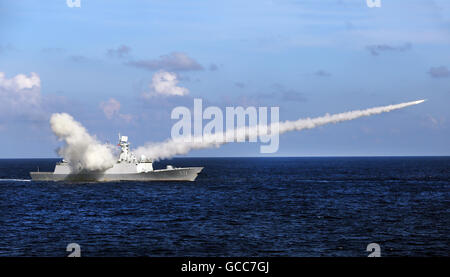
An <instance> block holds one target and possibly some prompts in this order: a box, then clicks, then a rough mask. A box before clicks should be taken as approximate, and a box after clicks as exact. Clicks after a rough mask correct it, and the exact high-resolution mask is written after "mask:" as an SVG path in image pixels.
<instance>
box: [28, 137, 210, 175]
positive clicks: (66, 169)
mask: <svg viewBox="0 0 450 277" xmlns="http://www.w3.org/2000/svg"><path fill="white" fill-rule="evenodd" d="M118 146H120V148H121V151H120V154H119V157H118V159H117V162H116V163H115V164H114V166H113V167H111V168H109V169H107V170H104V171H85V170H74V169H73V168H72V167H73V165H70V164H69V163H68V162H66V161H65V160H63V161H62V162H60V163H57V164H56V165H55V170H54V171H53V172H30V175H31V178H32V180H34V181H94V182H96V181H97V182H98V181H99V182H108V181H194V180H195V179H196V178H197V175H198V174H199V173H200V172H201V171H202V169H203V167H185V168H176V167H173V166H170V165H168V166H167V167H166V168H165V169H156V170H155V169H153V161H152V160H151V159H149V158H147V157H145V156H144V155H142V156H141V157H140V158H139V159H137V158H136V155H135V154H134V153H133V152H131V150H130V143H129V141H128V137H127V136H121V135H119V143H118Z"/></svg>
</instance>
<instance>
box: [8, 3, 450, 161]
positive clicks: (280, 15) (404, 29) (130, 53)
mask: <svg viewBox="0 0 450 277" xmlns="http://www.w3.org/2000/svg"><path fill="white" fill-rule="evenodd" d="M0 34H1V36H0V74H3V75H0V100H1V103H0V116H1V119H0V134H1V135H2V140H3V144H4V145H6V147H3V148H4V149H3V150H2V151H1V152H0V158H25V157H56V153H55V149H56V148H57V147H58V146H60V145H61V143H60V142H58V141H57V139H56V137H55V136H54V135H53V134H52V132H51V130H50V127H49V123H48V119H49V118H50V116H51V114H52V113H54V112H67V113H70V114H71V115H72V116H73V117H74V118H75V119H77V120H78V121H80V122H81V123H82V124H83V125H85V126H86V127H87V129H88V130H89V131H90V133H92V134H95V135H97V137H98V138H99V139H101V140H103V141H112V142H115V140H116V138H117V133H118V132H121V133H125V134H128V135H129V136H130V139H131V140H132V142H133V145H134V146H138V145H141V144H143V143H145V142H148V141H155V142H157V141H162V140H165V139H167V138H169V137H170V129H171V126H172V125H173V124H174V123H175V122H176V121H175V120H171V119H170V112H171V111H172V109H173V108H174V107H176V106H178V105H184V106H188V107H192V105H193V98H202V99H203V101H204V105H217V106H220V107H225V106H237V105H242V106H248V105H253V106H269V107H270V106H279V107H280V120H294V119H297V118H301V117H308V116H311V117H312V116H320V115H323V114H325V113H336V112H345V111H349V110H352V109H363V108H369V107H373V106H380V105H388V104H393V103H400V102H406V101H413V100H417V99H427V100H428V101H427V102H425V103H424V104H421V105H418V106H413V107H409V108H406V109H404V110H399V111H394V112H391V113H389V114H382V115H377V116H373V117H370V118H362V119H358V120H354V121H350V122H345V123H341V124H337V125H328V126H323V127H320V128H317V129H313V130H308V131H303V132H294V133H288V134H285V135H282V136H281V137H280V149H279V151H278V152H277V153H276V154H271V156H273V155H280V156H334V155H338V156H354V155H450V145H449V140H448V138H449V137H450V128H449V120H450V109H449V102H450V101H449V100H450V2H449V1H444V0H441V1H437V0H435V1H430V0H411V1H401V0H389V1H387V0H382V7H381V8H372V9H371V8H368V7H367V5H366V1H365V0H348V1H346V0H341V1H337V0H335V1H331V0H329V1H327V0H325V1H312V0H310V1H301V0H297V1H295V0H280V1H275V0H274V1H181V0H180V1H173V0H165V1H137V0H136V1H130V0H129V1H114V0H108V1H106V0H105V1H101V0H96V1H93V0H81V7H80V8H69V7H68V6H67V5H66V1H65V0H52V1H37V0H36V1H32V0H20V1H5V0H0ZM162 70H163V71H167V72H171V73H174V74H175V76H176V78H177V81H178V83H177V86H179V87H182V88H186V89H187V90H188V91H189V93H188V94H187V95H183V96H170V95H159V96H155V97H145V95H146V94H147V93H149V91H150V90H151V86H150V85H151V84H152V82H153V80H152V77H153V76H154V75H155V73H157V72H160V71H162ZM32 72H34V73H35V74H36V75H37V76H38V77H37V78H38V79H39V82H37V81H36V79H33V80H34V81H36V82H34V81H30V80H32V79H31V76H32V75H31V74H32ZM22 75H24V76H25V78H26V79H24V78H22V77H23V76H22ZM1 76H3V77H2V78H1ZM17 76H22V77H17ZM21 78H22V79H21ZM24 80H25V81H26V83H24V82H25V81H24ZM18 84H22V85H20V86H19V85H18ZM24 84H25V85H24ZM189 155H190V156H258V155H260V154H259V145H258V144H255V143H244V144H242V143H241V144H230V145H226V146H223V147H222V148H220V149H208V150H200V151H195V152H191V153H190V154H189Z"/></svg>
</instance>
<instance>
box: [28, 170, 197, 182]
mask: <svg viewBox="0 0 450 277" xmlns="http://www.w3.org/2000/svg"><path fill="white" fill-rule="evenodd" d="M202 170H203V167H187V168H174V169H159V170H153V171H149V172H142V173H131V174H130V173H107V174H105V173H104V172H86V173H77V174H55V173H53V172H30V175H31V179H32V180H33V181H55V182H58V181H69V182H115V181H144V182H147V181H190V182H192V181H195V179H196V178H197V176H198V174H199V173H200V172H201V171H202Z"/></svg>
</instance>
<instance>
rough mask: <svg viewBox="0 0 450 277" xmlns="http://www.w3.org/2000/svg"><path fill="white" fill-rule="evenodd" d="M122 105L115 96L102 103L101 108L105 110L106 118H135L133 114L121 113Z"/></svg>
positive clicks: (126, 119)
mask: <svg viewBox="0 0 450 277" xmlns="http://www.w3.org/2000/svg"><path fill="white" fill-rule="evenodd" d="M120 106H121V105H120V102H119V101H118V100H116V99H114V98H110V99H109V100H108V101H105V102H101V103H100V109H101V110H102V111H103V113H104V114H105V116H106V118H108V119H113V118H114V117H118V118H121V119H123V120H125V121H127V122H130V121H131V120H132V119H133V116H132V115H130V114H122V113H120Z"/></svg>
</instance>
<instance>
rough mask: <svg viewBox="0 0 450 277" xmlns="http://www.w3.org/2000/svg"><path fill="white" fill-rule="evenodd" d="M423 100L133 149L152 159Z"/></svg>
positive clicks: (409, 104)
mask: <svg viewBox="0 0 450 277" xmlns="http://www.w3.org/2000/svg"><path fill="white" fill-rule="evenodd" d="M424 101H425V100H418V101H412V102H406V103H401V104H396V105H389V106H382V107H375V108H370V109H366V110H355V111H350V112H344V113H338V114H333V115H330V114H326V115H324V116H321V117H316V118H305V119H299V120H296V121H284V122H280V123H272V124H271V125H269V126H261V125H259V126H258V125H257V126H253V127H246V128H245V127H244V128H239V129H236V130H228V131H226V132H224V133H217V134H210V135H206V136H203V137H201V138H195V137H194V138H191V139H190V140H189V141H186V139H185V138H184V139H183V138H179V139H169V140H167V141H165V142H161V143H151V144H147V145H145V146H141V147H139V148H138V149H136V153H137V154H138V155H145V156H147V157H150V158H152V159H154V160H160V159H166V158H171V157H173V156H176V155H183V154H187V153H188V152H190V151H191V150H195V149H204V148H212V147H219V146H220V145H222V144H225V143H228V142H230V141H233V140H230V139H229V138H236V140H237V141H239V140H240V139H248V137H250V136H255V135H256V136H260V137H261V136H263V135H267V129H269V130H270V132H273V131H274V130H278V133H279V134H283V133H285V132H289V131H301V130H304V129H312V128H315V127H318V126H322V125H325V124H330V123H339V122H342V121H347V120H353V119H357V118H359V117H364V116H371V115H375V114H380V113H385V112H390V111H393V110H398V109H402V108H405V107H408V106H412V105H417V104H420V103H422V102H424ZM274 124H276V125H277V126H275V125H274Z"/></svg>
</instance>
